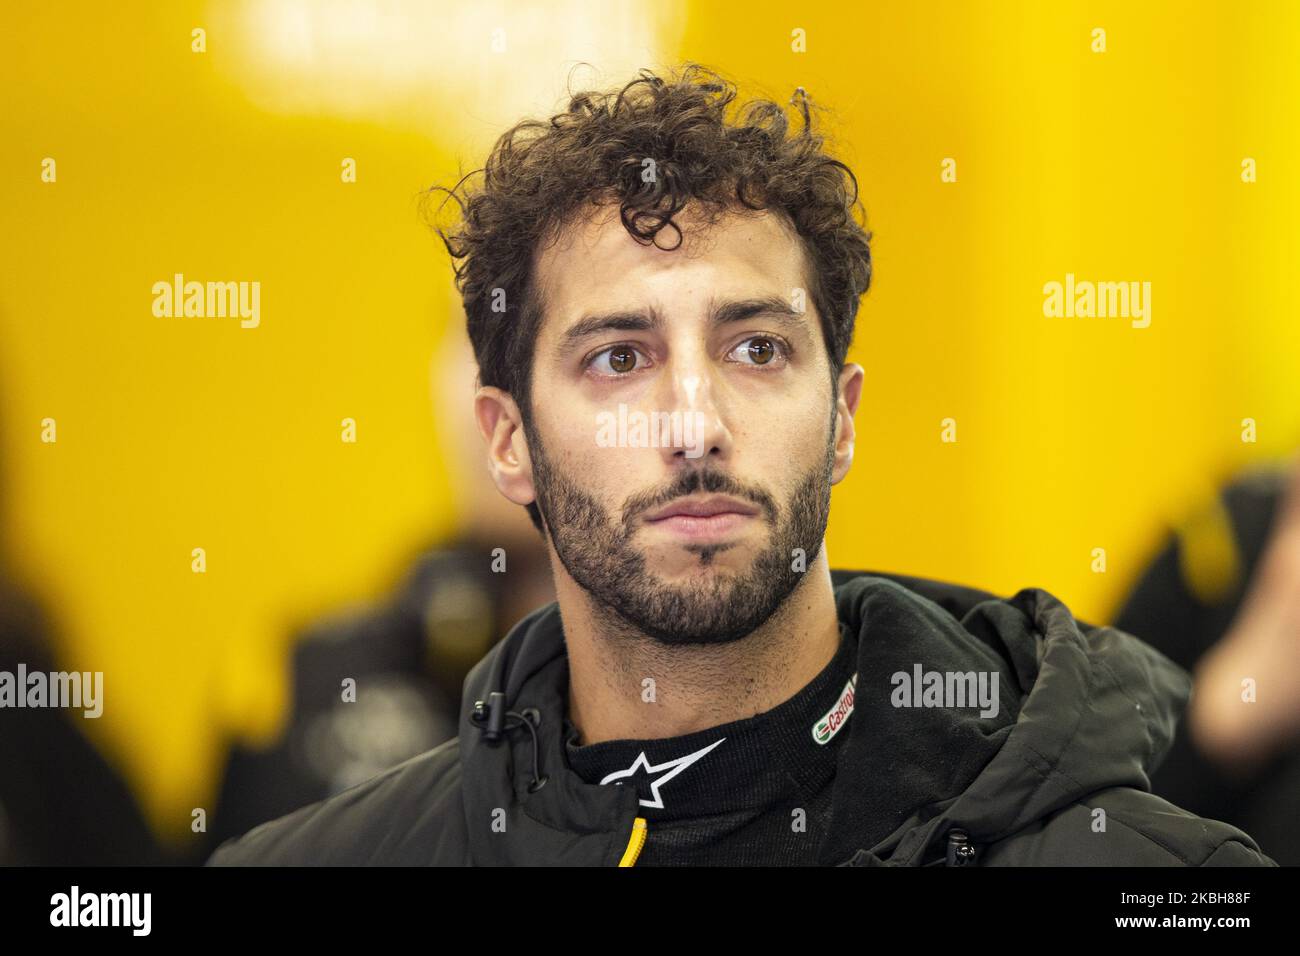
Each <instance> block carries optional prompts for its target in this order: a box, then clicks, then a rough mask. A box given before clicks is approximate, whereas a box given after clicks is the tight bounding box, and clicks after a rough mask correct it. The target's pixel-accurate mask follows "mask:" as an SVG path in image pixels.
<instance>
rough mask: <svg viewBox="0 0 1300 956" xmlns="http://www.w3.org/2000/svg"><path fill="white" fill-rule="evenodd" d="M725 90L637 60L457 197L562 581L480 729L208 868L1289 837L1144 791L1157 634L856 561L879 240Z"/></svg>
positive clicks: (1029, 860) (531, 497)
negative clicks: (840, 506)
mask: <svg viewBox="0 0 1300 956" xmlns="http://www.w3.org/2000/svg"><path fill="white" fill-rule="evenodd" d="M734 96H735V92H734V89H733V88H732V87H731V86H730V85H729V84H727V83H726V82H725V81H723V80H722V79H721V78H719V77H717V76H716V75H715V74H712V73H710V72H708V71H706V70H703V69H701V68H698V67H695V66H688V67H687V68H686V69H685V70H683V71H681V72H680V73H679V74H677V75H675V76H672V77H669V78H668V79H663V78H660V77H657V76H655V75H653V74H651V73H648V72H644V71H643V73H642V75H641V77H640V78H639V79H637V80H635V81H634V82H632V83H631V84H629V85H628V86H626V87H625V88H624V89H623V90H621V91H615V92H613V93H610V94H607V95H594V94H579V95H577V96H575V97H574V98H573V99H572V101H571V103H570V104H569V108H568V110H567V111H566V112H564V113H561V114H559V115H557V116H555V117H554V118H553V119H552V120H550V121H549V122H539V123H523V124H520V126H518V127H516V128H515V129H513V130H511V131H510V132H509V133H507V134H506V135H505V136H503V137H502V138H501V139H500V140H499V141H498V143H497V145H496V148H495V150H494V152H493V155H492V156H491V157H490V159H489V161H488V164H487V167H486V180H485V184H484V187H483V189H482V190H481V191H479V192H477V193H475V194H473V195H471V196H469V197H467V198H466V199H462V198H461V197H460V196H458V195H457V194H456V193H455V191H454V190H453V191H451V195H453V196H456V198H457V199H458V201H460V202H461V205H462V213H463V215H462V217H461V220H460V222H459V225H458V227H457V230H456V231H455V232H454V233H452V234H450V235H448V234H447V233H443V237H444V240H445V241H446V243H447V246H448V249H449V251H450V252H451V254H452V255H453V256H454V257H455V258H457V259H458V260H460V265H459V267H458V269H457V276H458V280H459V286H460V290H461V292H462V295H463V297H464V301H465V305H466V311H467V315H468V320H469V332H470V337H471V340H472V341H473V344H474V348H475V354H476V357H477V360H478V364H479V374H480V383H481V387H480V389H479V390H478V392H477V395H476V397H475V409H476V412H477V416H478V422H479V427H480V430H481V432H482V434H483V436H484V438H485V440H486V444H487V452H488V464H489V467H490V472H491V475H492V478H493V481H494V482H495V484H496V487H497V488H498V490H499V491H500V492H501V494H503V495H504V496H505V497H506V498H507V499H509V500H510V501H513V502H515V503H516V504H519V505H524V506H525V507H527V508H528V509H529V511H530V514H531V515H532V517H533V520H534V522H535V524H536V525H537V527H538V529H539V531H540V532H541V533H542V534H543V535H544V537H545V539H546V542H547V546H548V553H549V557H550V560H551V565H552V572H553V575H554V578H555V582H556V595H557V598H558V600H557V602H555V603H551V604H548V605H546V606H544V607H541V608H539V609H537V610H536V611H534V612H533V613H532V614H530V615H528V616H527V617H526V618H524V619H523V620H522V621H520V622H519V624H518V625H516V627H515V628H514V629H513V630H512V631H511V633H510V634H509V635H508V636H507V637H506V638H505V640H503V641H502V642H501V643H500V644H498V645H497V646H496V647H495V648H494V649H493V650H492V651H491V652H489V653H488V655H487V656H486V657H485V658H484V659H483V660H482V661H481V662H480V663H479V664H478V665H477V666H476V667H475V669H474V670H473V671H472V672H471V673H470V675H469V677H468V678H467V680H466V682H465V690H464V701H465V706H464V707H463V708H462V717H461V721H460V728H459V735H458V739H456V740H454V741H449V742H448V743H446V744H445V745H443V746H440V747H437V748H435V749H434V750H432V751H430V752H428V753H426V754H423V755H421V756H419V757H416V758H413V759H411V760H408V761H406V762H404V763H403V764H401V765H399V766H397V767H395V768H393V769H391V770H389V771H387V772H385V773H382V774H380V775H378V776H377V777H375V778H373V779H372V780H370V781H368V782H366V783H363V784H361V785H359V786H356V787H353V788H351V789H349V790H347V791H346V792H344V793H341V794H338V795H336V796H334V797H332V798H330V799H329V800H326V801H323V802H320V803H316V804H313V805H311V806H309V807H305V808H303V809H300V810H298V811H296V812H294V813H292V814H290V815H288V816H287V817H283V818H281V819H279V820H276V821H272V822H270V823H267V824H265V825H263V826H260V827H258V828H257V829H255V830H253V831H251V832H250V833H248V834H246V835H245V836H244V837H243V838H242V839H240V840H238V841H233V842H228V843H227V844H225V845H223V847H221V848H220V849H219V850H218V851H217V852H216V853H215V854H214V855H213V858H212V860H211V862H213V863H219V864H249V863H256V864H304V863H306V864H435V865H443V864H446V865H463V864H473V865H502V864H543V865H617V864H622V865H631V864H636V865H656V864H668V865H674V864H677V865H681V864H795V865H807V864H851V865H881V864H890V865H911V866H919V865H927V864H944V863H946V864H951V865H968V864H971V863H985V864H1095V865H1115V864H1173V865H1205V864H1228V865H1234V864H1236V865H1240V864H1250V865H1259V864H1271V863H1272V861H1271V860H1269V859H1268V858H1267V857H1266V856H1264V855H1263V854H1262V853H1261V852H1260V851H1259V847H1258V846H1257V845H1256V844H1255V842H1254V841H1253V840H1252V839H1251V838H1250V837H1249V836H1248V835H1246V834H1245V833H1243V832H1241V831H1240V830H1237V829H1234V828H1232V827H1229V826H1227V825H1225V824H1221V823H1217V822H1214V821H1209V820H1203V819H1200V818H1198V817H1195V816H1193V815H1191V814H1188V813H1185V812H1183V811H1181V810H1179V809H1178V808H1176V807H1174V806H1173V805H1171V804H1169V803H1167V802H1165V801H1163V800H1161V799H1159V798H1157V797H1154V796H1153V795H1151V794H1150V793H1149V792H1148V777H1147V774H1148V773H1149V772H1150V770H1151V768H1152V767H1153V766H1154V765H1155V764H1156V763H1157V762H1158V761H1159V759H1160V757H1161V756H1162V755H1163V753H1164V752H1165V750H1166V749H1167V748H1168V745H1169V741H1170V735H1171V733H1172V730H1173V726H1174V722H1175V720H1176V718H1177V714H1178V711H1179V710H1180V709H1181V707H1182V706H1183V704H1184V703H1185V701H1186V697H1187V692H1188V684H1189V682H1188V677H1187V674H1186V673H1185V672H1184V671H1182V670H1181V669H1179V668H1177V667H1176V666H1174V665H1173V664H1172V663H1171V662H1170V661H1168V660H1167V659H1166V658H1164V657H1162V656H1161V655H1159V654H1157V653H1156V652H1155V651H1153V650H1152V649H1150V648H1149V647H1147V646H1146V645H1144V644H1142V643H1141V642H1139V641H1137V640H1136V639H1134V638H1132V637H1130V636H1129V635H1127V634H1124V633H1122V632H1119V631H1115V630H1112V629H1109V628H1090V627H1088V626H1087V625H1082V624H1080V623H1078V622H1076V621H1075V620H1074V619H1073V618H1072V616H1071V615H1070V613H1069V611H1068V610H1067V609H1066V608H1065V607H1064V606H1063V605H1062V604H1061V603H1060V602H1059V601H1057V600H1056V599H1054V598H1053V597H1051V596H1050V595H1048V594H1046V593H1045V592H1043V591H1040V590H1025V591H1021V592H1020V593H1019V594H1017V595H1016V596H1015V597H1014V598H1012V599H1010V600H1006V601H1003V600H998V599H996V598H994V597H993V596H992V595H987V594H983V593H981V592H975V591H971V590H969V589H964V588H958V587H953V586H947V585H941V584H937V583H935V582H923V581H908V580H905V579H899V580H888V579H885V578H883V577H880V576H875V575H857V576H852V577H848V578H845V577H844V576H843V575H841V576H839V579H838V584H837V581H836V579H833V578H832V575H831V572H830V569H829V566H828V564H827V558H826V554H825V549H824V547H823V537H824V533H825V529H826V524H827V519H828V512H829V506H830V489H831V486H832V485H834V484H836V483H838V482H839V481H841V480H842V479H843V478H844V476H845V475H846V474H847V473H848V470H849V467H850V464H851V462H852V458H853V444H854V425H853V415H854V413H855V412H856V410H857V406H858V400H859V396H860V394H861V387H862V379H863V370H862V368H861V367H860V366H857V365H854V364H851V363H846V361H845V356H846V354H847V351H848V347H849V343H850V341H851V338H852V334H853V325H854V319H855V316H856V314H857V308H858V302H859V299H860V296H861V295H862V293H863V292H865V291H866V288H867V285H868V281H869V278H870V255H869V250H868V239H869V235H868V234H867V233H866V231H865V230H864V229H863V228H862V226H861V225H859V223H858V222H857V221H856V218H855V216H854V214H853V213H854V211H855V209H857V208H859V205H860V204H859V203H858V200H857V195H856V192H857V190H856V180H855V179H854V177H853V175H852V173H851V172H849V170H848V169H847V167H845V166H844V165H842V164H841V163H839V162H837V161H836V160H834V159H832V158H830V157H829V156H828V155H826V153H825V152H824V151H823V148H822V146H823V144H822V140H821V138H820V136H818V135H816V134H815V133H814V132H813V129H812V122H811V115H812V114H811V111H810V109H809V105H808V102H807V99H806V97H805V98H803V99H801V100H800V101H799V102H800V105H801V117H800V119H801V123H800V124H799V125H798V126H797V127H796V128H794V129H791V128H790V126H789V124H788V121H787V118H786V115H785V111H784V110H783V109H782V108H781V107H780V106H778V105H776V104H774V103H764V102H759V103H755V104H751V105H750V106H749V107H748V108H747V109H746V110H745V111H744V112H743V113H742V114H741V115H740V117H739V119H738V122H736V123H735V124H733V123H732V122H730V121H729V120H728V117H727V107H728V106H729V105H730V104H731V102H732V100H733V99H734ZM614 422H617V427H612V423H614ZM647 422H654V423H655V424H656V425H657V426H659V427H656V428H650V427H647ZM625 423H626V424H625ZM670 426H671V427H670ZM665 433H668V439H669V440H665ZM483 559H484V561H489V560H491V558H490V557H489V556H488V555H484V558H483Z"/></svg>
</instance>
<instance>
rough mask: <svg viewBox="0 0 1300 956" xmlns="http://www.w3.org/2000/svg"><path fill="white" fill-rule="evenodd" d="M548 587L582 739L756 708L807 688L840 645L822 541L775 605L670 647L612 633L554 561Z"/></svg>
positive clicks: (572, 715)
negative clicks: (751, 622) (727, 633)
mask: <svg viewBox="0 0 1300 956" xmlns="http://www.w3.org/2000/svg"><path fill="white" fill-rule="evenodd" d="M557 564H558V562H557ZM556 592H557V597H558V601H559V605H560V616H561V620H562V621H563V624H564V635H565V643H566V645H567V650H568V657H569V700H568V709H569V719H570V720H571V721H573V723H574V725H575V726H576V727H577V728H578V732H579V735H580V742H581V743H582V744H594V743H601V742H602V741H606V740H621V739H634V740H636V739H642V740H655V739H661V738H664V737H677V736H680V735H682V734H689V733H693V732H695V731H698V730H705V729H707V728H709V727H716V726H718V725H719V724H724V723H730V722H731V721H734V720H743V719H746V718H749V717H753V716H755V715H756V714H761V713H763V712H765V711H768V710H771V709H772V708H773V707H776V706H778V705H779V704H782V703H784V702H785V701H787V700H789V699H790V698H791V697H793V696H795V695H796V694H797V693H799V691H800V690H802V689H803V688H804V687H806V686H807V685H808V684H809V683H810V682H811V681H812V679H813V678H814V677H816V676H817V675H818V674H819V673H820V672H821V671H822V670H823V669H824V668H825V667H826V665H828V664H829V663H830V661H831V659H832V658H833V657H834V656H835V651H836V650H837V648H838V647H839V640H840V630H839V618H838V616H837V614H836V610H835V595H834V591H833V590H832V587H831V575H830V568H829V565H828V564H827V561H826V548H825V545H824V544H823V546H822V548H821V551H820V553H819V554H818V556H817V560H816V561H815V562H813V564H812V566H810V567H809V568H808V571H807V572H806V573H805V575H804V577H803V580H802V581H800V582H799V585H798V586H797V587H796V588H795V589H794V591H792V592H791V593H790V596H789V597H788V598H787V599H786V601H785V603H784V604H782V606H781V607H780V608H778V609H777V611H776V613H775V614H773V615H772V616H771V617H770V618H768V620H767V621H766V622H764V623H763V624H762V625H761V626H760V627H759V628H757V629H756V630H754V631H752V632H751V633H750V634H748V635H747V636H745V637H743V638H740V639H739V640H736V641H732V642H730V643H728V644H720V645H686V646H678V647H669V646H665V645H663V644H661V643H659V642H657V641H654V640H652V639H650V638H648V637H646V636H645V635H639V634H635V633H632V634H629V633H627V632H626V630H625V629H620V630H619V631H618V632H617V633H612V632H611V630H610V629H611V628H612V627H615V626H616V625H614V624H612V623H611V618H612V617H613V616H614V615H612V614H611V613H609V612H607V611H603V610H602V609H601V608H599V607H593V606H592V601H591V597H590V595H589V594H588V593H587V592H586V591H585V590H583V589H582V588H581V587H580V586H579V585H578V584H577V583H576V582H574V581H573V580H572V578H569V577H568V575H567V573H564V572H563V569H562V567H561V570H560V572H559V573H557V575H556ZM651 682H652V683H651Z"/></svg>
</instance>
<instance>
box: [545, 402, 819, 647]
mask: <svg viewBox="0 0 1300 956" xmlns="http://www.w3.org/2000/svg"><path fill="white" fill-rule="evenodd" d="M834 421H835V418H834V409H832V416H831V425H832V431H831V433H830V435H828V437H827V443H826V455H825V456H824V457H823V459H822V460H821V461H819V462H818V463H817V464H816V465H814V466H813V467H812V468H811V469H809V470H808V471H807V472H806V473H805V474H804V475H803V476H802V478H801V479H800V481H799V483H798V485H797V486H796V489H795V491H794V493H793V494H792V495H791V497H790V500H789V501H788V502H786V504H785V506H784V507H780V506H779V505H778V503H777V502H776V500H775V499H774V498H773V496H772V495H770V494H768V493H767V492H766V491H764V490H763V489H762V488H760V487H757V486H754V485H751V484H747V483H744V482H741V481H739V480H738V479H736V478H735V477H733V476H732V475H730V474H728V473H727V472H725V471H721V470H719V469H716V468H712V467H709V466H704V467H699V468H695V467H692V468H689V469H686V470H683V471H681V472H679V473H678V474H677V475H676V477H674V478H673V480H672V481H671V482H670V483H669V485H668V486H667V487H665V488H664V489H662V490H661V491H655V492H642V493H638V494H634V495H632V496H630V497H629V498H628V499H627V501H626V502H624V505H623V508H622V512H621V514H622V516H621V518H617V517H611V515H610V514H609V512H608V511H607V509H606V508H605V507H604V506H603V505H601V503H600V502H599V501H597V500H596V499H595V498H594V497H592V496H591V495H589V494H587V493H586V492H585V491H583V490H582V488H581V487H579V485H578V483H577V482H575V481H573V480H572V479H571V478H569V476H567V475H565V474H564V473H563V472H561V471H560V470H559V469H557V468H556V467H555V463H554V462H553V461H551V460H550V458H549V457H548V456H547V454H546V450H545V448H544V447H543V443H542V442H541V440H540V436H538V435H536V434H533V435H528V432H527V430H526V431H525V435H526V436H527V438H528V447H529V450H530V452H531V455H532V460H533V485H534V490H535V492H536V496H537V507H538V510H539V511H540V512H541V514H542V520H543V522H544V524H545V527H546V530H547V533H548V535H549V536H550V540H551V546H552V547H553V548H554V549H555V553H556V555H557V556H558V557H559V559H560V562H561V564H563V565H564V568H565V570H567V571H568V572H569V576H570V577H572V578H573V580H574V581H576V582H577V583H578V584H579V585H581V586H582V588H583V589H584V590H586V591H587V593H588V594H589V595H590V596H591V598H592V599H593V600H594V602H595V606H596V610H597V611H598V612H599V611H601V610H603V611H605V613H606V615H607V616H608V615H614V616H615V617H616V618H617V619H618V620H617V621H615V622H614V623H615V624H616V626H615V628H614V630H626V628H627V627H628V626H630V627H631V628H632V629H633V630H634V631H635V632H637V633H640V634H642V635H644V636H645V637H648V638H650V639H651V640H653V641H655V642H657V643H659V644H662V645H666V646H679V645H687V644H726V643H730V642H732V641H737V640H740V639H741V638H743V637H745V636H747V635H749V634H751V633H753V632H754V631H755V630H756V629H757V628H758V627H759V626H761V625H762V624H763V623H764V622H765V621H767V620H768V619H769V618H770V617H771V616H772V615H773V614H775V613H776V612H777V610H778V609H779V608H780V607H781V606H782V605H783V604H784V603H785V601H786V600H787V599H788V598H789V597H790V595H791V594H792V593H793V592H794V590H795V588H797V587H798V586H799V583H800V582H801V581H802V580H803V578H804V570H803V569H806V568H807V567H809V566H810V565H811V564H812V563H813V561H814V560H815V559H816V557H817V555H818V554H819V552H820V550H821V546H822V541H823V539H824V537H825V534H826V523H827V519H828V517H829V514H830V499H831V476H832V472H833V470H834V465H835V445H834V441H833V435H834ZM696 492H703V493H720V494H726V495H731V496H733V497H736V498H739V499H741V500H743V501H748V502H750V503H752V504H754V505H756V506H757V507H758V508H759V509H760V512H761V515H762V517H763V519H764V520H765V521H766V523H767V525H768V527H769V528H770V529H771V531H770V533H769V535H768V541H767V543H766V545H765V546H764V547H763V550H762V551H761V552H760V553H759V554H758V555H757V556H756V557H755V558H754V560H753V562H752V564H751V565H750V566H749V568H747V569H743V570H740V571H736V572H729V571H722V570H719V571H717V572H716V573H712V574H707V573H705V574H700V575H699V576H698V578H696V579H693V580H688V581H683V582H681V583H676V584H673V583H667V582H665V581H663V580H661V579H660V578H659V577H658V576H656V575H655V574H652V573H651V572H650V571H649V570H648V569H647V567H646V559H645V555H644V554H643V553H642V552H641V551H639V550H637V548H636V546H635V544H634V543H633V542H634V539H635V535H636V531H637V528H638V527H639V519H640V516H641V515H643V514H646V513H649V512H650V511H652V510H653V509H655V508H658V507H661V506H663V505H666V504H668V503H670V502H672V501H674V500H676V499H678V498H680V497H682V496H683V495H689V494H694V493H696ZM733 546H734V545H730V544H687V545H682V546H681V547H684V548H685V549H686V550H687V551H690V552H692V553H693V554H695V555H697V558H698V568H699V569H707V568H709V567H710V566H712V564H713V558H714V557H715V556H716V555H717V553H718V552H720V551H722V550H725V549H727V548H730V547H733ZM797 549H800V550H797ZM800 553H802V554H803V555H804V561H803V563H802V567H801V569H800V570H795V569H794V566H795V564H796V558H797V555H798V554H800ZM619 622H621V623H622V625H623V626H622V627H619V626H617V624H618V623H619Z"/></svg>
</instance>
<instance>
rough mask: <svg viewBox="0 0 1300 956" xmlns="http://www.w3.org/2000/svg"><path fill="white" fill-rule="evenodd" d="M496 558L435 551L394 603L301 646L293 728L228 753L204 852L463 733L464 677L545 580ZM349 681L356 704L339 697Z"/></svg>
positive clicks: (460, 549) (456, 548)
mask: <svg viewBox="0 0 1300 956" xmlns="http://www.w3.org/2000/svg"><path fill="white" fill-rule="evenodd" d="M491 560H492V557H491V549H490V548H488V547H486V546H484V545H482V544H481V543H474V542H469V541H460V542H454V543H452V544H451V545H449V546H447V547H443V548H439V549H435V550H431V551H427V552H425V553H423V554H422V555H420V556H419V558H418V559H417V560H416V561H415V562H414V564H413V566H412V568H411V570H410V571H409V572H408V574H407V575H406V578H405V580H404V581H403V582H402V583H401V585H400V586H399V587H398V589H397V591H396V592H395V594H394V595H393V597H392V598H391V599H390V600H389V601H388V602H387V603H386V604H384V605H382V606H380V607H377V608H372V609H367V610H364V611H360V612H357V613H354V614H350V615H345V616H339V617H334V618H331V619H329V620H327V621H325V622H324V623H321V624H319V625H316V626H313V627H312V628H311V629H309V630H308V632H307V633H306V634H305V635H304V636H303V637H302V639H301V640H299V641H298V642H296V646H295V649H294V653H293V662H292V674H291V678H290V680H291V688H292V689H291V693H292V696H293V699H292V702H291V705H290V706H291V708H292V710H291V714H290V718H289V723H288V727H287V730H286V731H285V733H284V734H283V735H282V736H281V738H280V739H279V740H278V741H277V742H276V744H275V745H274V746H273V747H271V748H270V749H269V750H254V749H251V748H246V747H242V746H235V747H234V748H232V751H231V753H230V756H229V759H228V762H227V765H226V768H225V772H224V774H223V777H222V782H221V789H220V795H219V798H218V802H217V806H216V811H215V814H214V816H213V819H212V821H211V826H210V827H209V833H208V843H207V846H206V847H205V850H204V854H205V855H206V853H207V852H210V850H211V848H213V847H215V846H216V845H217V844H219V843H220V842H222V841H223V840H225V839H227V838H229V837H232V836H239V835H241V834H243V833H246V832H247V831H248V830H250V829H251V828H253V827H255V826H257V825H258V824H260V823H264V822H266V821H267V820H273V819H275V818H277V817H280V816H283V815H284V814H286V813H289V812H290V811H292V810H296V809H298V808H299V807H302V806H305V805H307V804H309V803H314V802H316V801H318V800H321V799H324V798H325V797H328V796H331V795H333V794H335V793H338V792H339V791H341V790H345V789H347V788H348V787H351V786H353V785H354V784H357V783H361V782H362V781H364V780H368V779H370V778H371V777H373V776H374V775H376V774H377V773H379V772H380V771H382V770H386V769H387V768H389V767H391V766H393V765H395V764H398V763H400V762H401V761H403V760H405V759H407V758H408V757H412V756H414V755H416V754H419V753H423V752H424V751H427V750H430V749H432V748H433V747H436V746H437V745H438V744H440V743H442V742H443V741H445V740H448V739H450V738H452V737H454V736H456V728H457V723H458V714H459V708H460V696H461V689H462V685H463V684H464V681H465V676H466V674H468V673H469V670H470V668H471V667H473V666H474V664H475V663H476V662H477V661H478V660H479V659H480V658H481V657H482V656H483V655H484V654H485V653H486V652H487V650H488V649H489V648H490V647H491V646H492V645H493V644H495V643H496V642H497V641H498V640H500V639H501V638H502V637H504V636H505V634H506V632H507V631H509V629H510V627H511V626H512V625H513V624H514V623H515V622H514V621H513V620H506V619H505V618H504V615H503V608H505V607H508V606H509V604H510V602H509V601H508V600H507V597H508V595H509V594H510V592H511V591H512V590H513V589H515V588H518V586H519V581H520V580H521V578H522V576H523V575H527V574H534V573H546V572H544V571H543V570H542V569H540V568H529V567H527V566H520V565H519V564H518V562H519V561H520V560H521V556H520V555H518V554H512V556H511V562H512V563H511V565H510V574H508V575H507V574H503V573H494V572H493V571H492V566H491ZM547 580H548V581H549V575H548V577H547ZM347 678H352V679H354V680H355V681H356V699H355V701H353V702H345V701H344V700H343V682H344V680H345V679H347Z"/></svg>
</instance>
